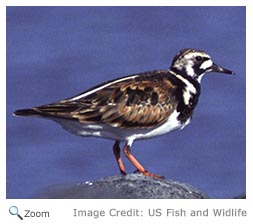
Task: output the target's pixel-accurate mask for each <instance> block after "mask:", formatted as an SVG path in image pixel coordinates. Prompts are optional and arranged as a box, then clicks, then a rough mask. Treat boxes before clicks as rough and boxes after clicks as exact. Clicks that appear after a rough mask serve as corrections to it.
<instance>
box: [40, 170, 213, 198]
mask: <svg viewBox="0 0 253 224" xmlns="http://www.w3.org/2000/svg"><path fill="white" fill-rule="evenodd" d="M40 198H61V199H64V198H65V199H67V198H68V199H70V198H71V199H83V198H86V199H88V198H89V199H105V198H107V199H115V198H120V199H127V198H129V199H130V198H131V199H144V198H146V199H148V198H150V199H151V198H153V199H166V198H167V199H169V198H170V199H176V198H178V199H179V198H181V199H204V198H209V197H208V196H207V195H206V194H205V193H203V192H201V191H199V190H198V189H196V188H194V187H192V186H191V185H189V184H186V183H180V182H177V181H173V180H160V179H155V178H151V177H146V176H143V175H141V174H128V175H126V176H112V177H106V178H103V179H101V180H98V181H86V182H83V183H79V184H76V185H72V186H55V187H51V188H50V189H48V190H47V191H46V192H44V193H43V194H41V195H40Z"/></svg>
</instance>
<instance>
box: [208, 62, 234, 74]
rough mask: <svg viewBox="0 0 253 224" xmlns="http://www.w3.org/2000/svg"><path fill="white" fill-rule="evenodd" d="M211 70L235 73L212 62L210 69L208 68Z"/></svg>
mask: <svg viewBox="0 0 253 224" xmlns="http://www.w3.org/2000/svg"><path fill="white" fill-rule="evenodd" d="M210 70H211V71H212V72H219V73H225V74H229V75H234V74H235V73H234V72H232V71H230V70H228V69H226V68H222V67H221V66H219V65H216V64H214V63H213V65H212V67H211V69H210Z"/></svg>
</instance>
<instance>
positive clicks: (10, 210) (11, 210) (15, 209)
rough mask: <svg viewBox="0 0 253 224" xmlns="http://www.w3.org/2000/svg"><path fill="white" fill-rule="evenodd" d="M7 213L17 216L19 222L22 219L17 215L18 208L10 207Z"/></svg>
mask: <svg viewBox="0 0 253 224" xmlns="http://www.w3.org/2000/svg"><path fill="white" fill-rule="evenodd" d="M9 213H10V214H11V215H16V216H18V217H19V218H20V219H21V220H23V217H22V216H21V215H19V214H18V207H17V206H11V207H10V208H9Z"/></svg>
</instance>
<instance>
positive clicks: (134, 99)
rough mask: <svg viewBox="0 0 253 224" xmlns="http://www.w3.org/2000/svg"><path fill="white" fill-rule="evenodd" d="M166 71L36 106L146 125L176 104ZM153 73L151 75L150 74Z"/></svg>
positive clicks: (89, 119)
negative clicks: (72, 98) (75, 98)
mask: <svg viewBox="0 0 253 224" xmlns="http://www.w3.org/2000/svg"><path fill="white" fill-rule="evenodd" d="M166 75H168V72H167V71H154V72H152V73H144V74H143V75H140V76H138V77H135V78H132V79H128V80H123V81H122V82H115V83H112V84H111V85H108V86H106V87H105V88H102V89H99V90H98V91H96V92H94V93H92V94H90V95H87V96H85V97H83V98H80V99H77V100H71V99H67V100H63V101H59V102H56V103H54V104H49V105H45V106H41V107H37V108H36V109H37V110H39V111H40V113H44V115H45V114H46V115H48V116H55V117H62V118H67V119H78V120H79V121H80V122H82V123H104V124H108V125H111V126H114V127H120V128H129V127H131V128H148V127H150V126H151V127H152V126H153V125H159V124H162V123H163V122H165V121H166V119H167V117H168V116H169V115H170V114H171V113H172V111H173V110H174V109H175V107H176V105H177V101H176V99H175V98H173V97H172V96H174V95H175V94H173V92H174V91H176V87H175V86H174V85H173V84H172V83H171V82H170V81H169V80H168V79H167V78H166ZM151 76H152V78H151Z"/></svg>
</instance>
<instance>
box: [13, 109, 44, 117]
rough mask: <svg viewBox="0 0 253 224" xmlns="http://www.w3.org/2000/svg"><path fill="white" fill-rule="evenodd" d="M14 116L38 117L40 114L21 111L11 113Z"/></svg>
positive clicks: (30, 110)
mask: <svg viewBox="0 0 253 224" xmlns="http://www.w3.org/2000/svg"><path fill="white" fill-rule="evenodd" d="M13 115H14V116H39V115H40V113H39V112H38V111H37V110H35V109H21V110H16V111H15V112H14V113H13Z"/></svg>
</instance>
